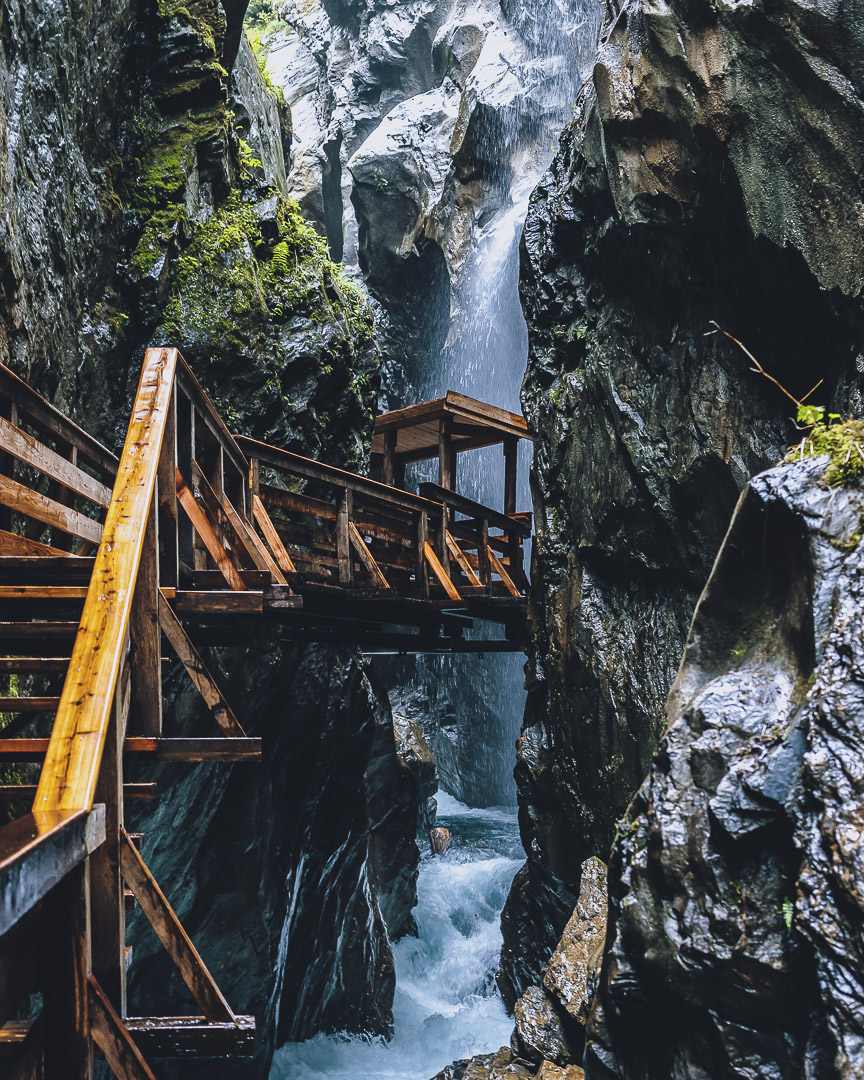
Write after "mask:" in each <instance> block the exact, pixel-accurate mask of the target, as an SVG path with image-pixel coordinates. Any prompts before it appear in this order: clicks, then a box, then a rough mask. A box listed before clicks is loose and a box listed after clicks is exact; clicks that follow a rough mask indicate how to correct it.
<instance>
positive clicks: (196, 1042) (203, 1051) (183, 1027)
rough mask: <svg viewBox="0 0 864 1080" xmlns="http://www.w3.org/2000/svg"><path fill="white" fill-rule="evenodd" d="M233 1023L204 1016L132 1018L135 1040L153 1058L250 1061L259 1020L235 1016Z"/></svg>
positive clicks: (128, 1021) (128, 1023) (130, 1027)
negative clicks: (214, 1020)
mask: <svg viewBox="0 0 864 1080" xmlns="http://www.w3.org/2000/svg"><path fill="white" fill-rule="evenodd" d="M234 1021H235V1022H234V1023H233V1024H215V1023H210V1022H209V1021H208V1020H207V1018H206V1017H204V1016H144V1017H129V1018H127V1019H126V1020H125V1021H124V1023H125V1025H126V1028H127V1030H128V1031H129V1033H130V1034H131V1036H132V1038H133V1039H134V1040H135V1042H136V1043H137V1044H138V1046H139V1047H140V1048H141V1050H142V1051H143V1052H144V1053H146V1054H147V1055H148V1056H149V1057H153V1058H162V1057H170V1058H184V1057H185V1058H225V1057H230V1058H232V1059H233V1058H244V1057H246V1058H248V1057H253V1056H254V1053H255V1017H254V1016H235V1017H234Z"/></svg>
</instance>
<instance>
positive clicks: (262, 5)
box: [243, 0, 288, 97]
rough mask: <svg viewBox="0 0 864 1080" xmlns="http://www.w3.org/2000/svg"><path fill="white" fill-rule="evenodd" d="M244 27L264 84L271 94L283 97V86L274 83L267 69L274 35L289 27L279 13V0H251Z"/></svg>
mask: <svg viewBox="0 0 864 1080" xmlns="http://www.w3.org/2000/svg"><path fill="white" fill-rule="evenodd" d="M243 28H244V30H245V31H246V37H247V38H248V39H249V44H250V46H251V48H252V52H253V53H254V55H255V59H256V61H257V62H258V70H259V71H260V72H261V78H262V79H263V80H264V85H265V86H266V87H267V89H268V90H269V91H270V93H271V94H276V95H277V96H278V97H282V88H281V87H279V86H276V85H275V84H274V83H273V80H272V79H271V78H270V73H269V72H268V71H267V57H268V56H269V55H270V44H271V41H272V39H273V35H274V34H275V33H277V32H278V31H279V30H285V29H287V28H288V23H286V22H285V20H284V19H283V18H282V17H281V15H280V14H279V4H278V0H251V3H250V4H249V7H248V8H247V10H246V18H245V20H244V22H243Z"/></svg>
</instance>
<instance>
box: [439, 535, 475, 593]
mask: <svg viewBox="0 0 864 1080" xmlns="http://www.w3.org/2000/svg"><path fill="white" fill-rule="evenodd" d="M447 547H448V548H449V549H450V554H451V555H452V556H453V558H454V559H455V560H456V562H457V563H458V564H459V566H460V567H461V568H462V572H463V574H464V575H465V577H467V578H468V583H469V585H480V586H482V584H483V582H482V581H481V580H480V578H479V577H477V575H476V574H475V573H474V568H473V567H472V566H471V564H470V562H469V561H468V559H467V558H466V557H465V552H464V551H463V550H462V548H460V547H459V545H458V544H457V543H456V541H455V540H454V539H453V537H452V535H451V534H450V532H449V531H448V533H447Z"/></svg>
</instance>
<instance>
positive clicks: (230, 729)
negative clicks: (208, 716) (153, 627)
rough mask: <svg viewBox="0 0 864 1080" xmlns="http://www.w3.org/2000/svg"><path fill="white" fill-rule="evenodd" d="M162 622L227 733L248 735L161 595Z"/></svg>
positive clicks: (173, 644)
mask: <svg viewBox="0 0 864 1080" xmlns="http://www.w3.org/2000/svg"><path fill="white" fill-rule="evenodd" d="M159 622H160V624H161V626H162V631H163V633H164V634H165V637H166V638H168V641H169V642H170V643H171V647H172V648H173V649H174V651H175V652H176V653H177V656H178V657H179V659H180V662H181V663H182V664H183V667H184V668H185V669H186V673H187V674H188V676H189V678H190V679H191V680H192V682H193V684H194V686H195V687H196V689H197V690H198V693H199V694H200V695H201V697H203V698H204V701H205V702H206V704H207V708H208V709H209V710H210V712H211V713H212V714H213V719H214V720H215V721H216V723H217V724H218V725H219V727H220V728H221V729H222V731H224V732H225V734H226V735H228V736H231V737H234V738H237V737H240V738H242V737H243V736H245V734H246V732H245V731H244V730H243V728H242V727H241V725H240V724H239V723H238V721H237V718H236V717H235V716H234V713H233V712H232V711H231V706H230V705H229V704H228V702H227V701H226V700H225V698H224V697H223V696H222V692H221V691H220V689H219V687H218V686H217V685H216V682H215V680H214V679H213V676H212V675H211V674H210V672H209V671H208V670H207V668H206V666H205V665H204V662H203V660H202V659H201V657H200V656H199V655H198V650H197V649H196V648H195V646H194V645H193V644H192V642H191V641H190V640H189V637H188V636H187V634H186V631H185V630H184V629H183V627H182V626H181V625H180V621H179V620H178V618H177V616H176V615H175V614H174V612H173V611H172V610H171V606H170V605H169V604H168V602H167V601H166V600H165V599H164V598H161V597H160V600H159Z"/></svg>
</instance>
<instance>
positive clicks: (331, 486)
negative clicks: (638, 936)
mask: <svg viewBox="0 0 864 1080" xmlns="http://www.w3.org/2000/svg"><path fill="white" fill-rule="evenodd" d="M526 437H527V433H526V431H525V424H524V420H523V419H522V418H521V417H518V416H515V415H514V414H512V413H507V412H505V411H504V410H500V409H495V408H493V407H492V406H487V405H484V404H482V403H481V402H475V401H472V400H471V399H470V398H466V397H464V396H462V395H458V394H448V395H447V396H446V397H445V398H442V399H439V400H438V401H436V402H429V403H425V404H423V405H419V406H412V407H410V408H407V409H402V410H399V411H397V412H393V413H387V414H384V415H383V416H382V417H379V418H378V422H377V423H376V429H375V436H374V438H375V442H374V444H373V459H372V460H373V466H377V467H378V468H379V469H380V470H381V473H382V475H383V477H384V480H385V482H383V483H382V482H378V481H375V480H372V479H370V478H368V477H364V476H360V475H356V474H354V473H350V472H346V471H344V470H342V469H338V468H334V467H333V466H330V465H327V464H324V463H321V462H317V461H312V460H310V459H308V458H304V457H302V456H299V455H297V454H292V453H289V452H287V451H285V450H281V449H278V448H275V447H271V446H267V445H265V444H263V443H260V442H256V441H255V440H252V439H248V438H244V437H239V436H238V437H235V436H232V435H231V433H230V432H229V431H228V430H227V428H226V427H225V424H224V423H223V421H222V419H221V418H220V416H219V414H218V412H217V411H216V409H215V408H214V406H213V404H212V403H211V402H210V400H209V398H208V397H207V395H206V394H205V393H204V391H203V390H202V388H201V387H200V385H199V384H198V382H197V380H196V379H195V377H194V376H193V374H192V373H191V371H190V370H189V368H188V367H187V365H186V364H185V362H184V361H183V359H182V357H181V356H180V355H179V353H178V352H177V350H176V349H149V350H148V351H147V354H146V357H145V361H144V366H143V370H142V374H141V380H140V384H139V387H138V392H137V396H136V399H135V402H134V405H133V409H132V414H131V420H130V424H129V430H128V434H127V438H126V443H125V446H124V448H123V452H122V454H121V456H120V458H119V459H118V458H117V457H115V456H114V455H113V454H112V453H111V452H110V451H108V450H107V449H106V448H105V447H103V446H101V444H99V443H98V442H97V441H96V440H95V439H93V438H92V437H91V436H90V435H88V434H87V433H86V432H84V431H83V430H82V429H81V428H79V427H78V426H77V425H75V424H74V423H72V422H71V421H70V420H69V419H68V418H66V417H65V416H63V415H62V414H61V413H60V412H58V411H57V410H56V409H54V408H53V407H52V406H51V405H50V404H48V402H46V401H45V400H44V399H43V398H41V397H40V396H39V395H38V394H36V393H35V392H34V391H32V390H31V389H30V388H29V387H28V386H27V385H26V384H25V383H23V382H22V381H21V380H20V379H19V378H17V377H16V376H15V375H14V374H13V373H12V372H11V371H9V370H8V369H6V368H4V367H2V366H0V680H2V682H0V762H7V763H8V762H21V763H36V764H37V765H38V764H39V763H41V771H39V770H37V772H38V783H35V784H34V783H32V782H31V783H24V782H22V783H20V784H14V783H11V784H0V805H3V806H9V805H11V806H12V807H13V808H20V809H21V811H22V812H21V816H20V817H18V818H17V819H16V820H14V821H12V822H11V823H10V824H8V825H6V826H5V827H3V828H2V829H0V1076H3V1077H7V1076H8V1077H10V1078H15V1080H37V1078H38V1080H59V1078H61V1077H62V1078H63V1080H83V1078H90V1077H91V1076H92V1070H93V1054H94V1052H96V1053H98V1054H101V1055H102V1056H103V1057H104V1058H105V1060H106V1061H107V1063H108V1065H109V1067H110V1069H111V1070H112V1072H113V1073H114V1075H115V1076H117V1077H119V1078H131V1080H139V1078H142V1080H143V1078H152V1076H153V1073H152V1071H151V1070H150V1068H149V1066H148V1065H147V1058H148V1057H150V1058H156V1057H160V1056H188V1055H193V1056H194V1055H197V1056H208V1055H209V1056H216V1057H225V1056H233V1055H237V1056H249V1055H251V1054H252V1052H253V1048H254V1026H255V1025H254V1018H252V1017H244V1016H238V1015H236V1014H235V1013H234V1012H233V1011H232V1009H231V1008H230V1006H229V1005H228V1003H227V1002H226V1001H225V999H224V997H223V996H222V994H221V992H220V991H219V988H218V987H217V986H216V984H215V982H214V981H213V978H212V976H211V975H210V973H209V971H208V970H207V967H206V966H205V964H204V961H203V960H202V958H201V957H200V956H199V954H198V953H197V951H196V950H195V947H194V945H193V944H192V942H191V941H190V939H189V938H188V936H187V935H186V933H185V931H184V930H183V927H182V926H181V925H180V923H179V921H178V919H177V917H176V915H175V913H174V911H173V909H172V907H171V904H170V902H169V898H168V897H166V895H165V894H164V893H163V892H162V890H161V889H160V887H159V885H158V884H157V883H156V882H155V881H154V880H153V877H152V875H151V873H150V871H149V869H148V867H147V866H146V864H145V862H144V861H143V859H142V857H141V854H140V852H139V851H138V843H137V837H135V836H134V835H130V834H129V833H127V832H126V830H125V828H124V802H125V800H127V799H130V798H152V797H153V796H154V794H155V785H154V784H152V783H135V782H129V781H127V780H126V779H125V777H124V772H125V768H126V765H127V763H128V762H130V761H134V760H139V759H141V758H149V759H151V760H162V761H174V762H178V761H179V762H189V763H194V762H200V761H232V762H246V761H251V762H255V761H256V760H258V759H260V756H261V752H262V748H261V745H260V742H259V741H258V740H256V739H250V738H248V737H247V736H246V733H245V731H244V728H243V726H242V716H241V717H240V718H238V716H237V714H236V713H235V711H234V709H233V708H232V706H231V704H230V703H229V702H228V701H227V700H226V698H225V697H224V695H223V694H222V692H221V691H220V689H219V687H218V685H217V684H216V682H215V680H214V679H213V677H212V676H211V674H210V672H209V671H208V669H207V666H206V664H205V662H204V660H203V659H202V655H201V651H200V650H201V648H202V646H207V645H213V646H228V645H238V644H243V643H244V641H246V640H248V630H249V628H250V627H251V626H253V625H255V624H261V625H264V626H266V627H267V629H268V632H269V633H271V634H272V636H273V638H274V640H286V641H297V642H301V643H304V642H327V643H333V644H347V645H358V646H360V647H361V648H363V649H364V650H365V651H367V652H397V653H399V652H494V651H505V650H506V651H521V649H522V648H523V646H524V641H525V633H526V631H525V606H526V592H527V588H528V581H527V578H526V575H525V571H524V551H523V545H524V543H525V541H526V540H528V539H529V538H530V536H531V516H530V514H524V513H523V514H519V513H517V512H516V507H515V492H516V453H517V449H516V448H517V446H518V441H519V439H520V438H526ZM495 444H501V445H503V448H504V457H505V466H506V467H505V485H504V488H505V494H504V502H503V508H502V509H501V510H494V509H492V508H490V507H486V506H483V505H481V504H479V503H477V502H474V501H472V500H470V499H467V498H465V497H464V496H462V495H460V494H459V493H457V492H456V491H455V490H454V488H455V478H456V462H457V457H458V454H459V453H461V452H463V451H465V450H468V449H474V448H477V447H479V446H489V445H495ZM432 457H437V458H438V462H439V474H438V483H437V484H423V485H421V486H420V490H419V492H417V493H412V492H408V491H405V490H402V489H401V488H400V486H399V485H400V483H403V482H404V467H405V465H406V464H408V463H410V462H413V461H421V460H425V459H428V458H432ZM478 621H479V622H482V623H486V624H492V625H497V626H499V627H501V628H502V631H503V633H502V634H501V635H500V636H499V637H498V638H497V639H494V638H493V639H487V638H483V639H472V638H471V636H470V633H471V630H472V627H473V626H474V625H475V624H476V623H477V622H478ZM174 658H176V661H179V662H180V663H181V664H182V666H183V668H185V670H186V672H187V674H188V677H189V678H190V679H191V681H192V682H193V684H194V685H195V687H196V688H197V689H198V691H199V692H200V694H201V695H202V697H203V699H204V701H205V703H206V705H207V707H208V709H209V711H210V714H211V716H212V719H213V728H212V735H211V737H209V738H199V739H181V738H172V737H171V735H170V734H166V733H165V732H163V724H162V672H163V669H164V668H165V666H166V665H168V664H172V663H174V662H175V660H174ZM4 684H5V685H4ZM52 716H53V726H51V725H52V721H51V720H50V718H51V717H52ZM46 722H48V724H49V727H50V730H51V734H50V738H49V737H44V735H43V733H44V732H46V731H47V730H48V728H46V727H45V724H46ZM24 768H25V770H26V769H27V768H30V769H33V768H34V766H32V765H30V766H27V765H25V766H24ZM29 779H30V780H31V781H32V780H36V775H33V776H32V777H30V778H29ZM22 803H23V805H22ZM28 803H32V808H31V809H30V811H29V812H24V811H26V807H27V804H28ZM134 902H137V903H138V904H139V905H140V907H141V909H142V911H143V912H144V914H145V915H146V917H147V919H148V921H149V922H150V924H151V925H152V927H153V929H154V931H155V932H156V934H157V935H158V937H159V939H160V941H161V943H162V945H163V946H164V948H165V949H166V950H167V951H168V953H169V955H170V956H171V958H172V960H173V961H174V962H175V964H176V966H177V968H178V971H179V973H180V975H181V976H182V978H183V979H184V981H185V983H186V985H187V987H188V989H189V991H190V992H191V994H192V997H193V998H194V1000H195V1002H196V1003H197V1006H198V1009H199V1010H200V1013H199V1015H196V1016H190V1017H167V1018H166V1017H130V1016H128V1015H127V1005H126V1002H127V995H126V978H127V968H128V967H129V965H130V956H129V950H128V949H127V947H126V942H125V911H126V908H127V905H128V904H130V903H134ZM133 968H134V965H133ZM35 1001H39V1002H40V1006H39V1007H38V1008H37V1007H36V1006H35V1005H34V1004H33V1003H34V1002H35Z"/></svg>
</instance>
